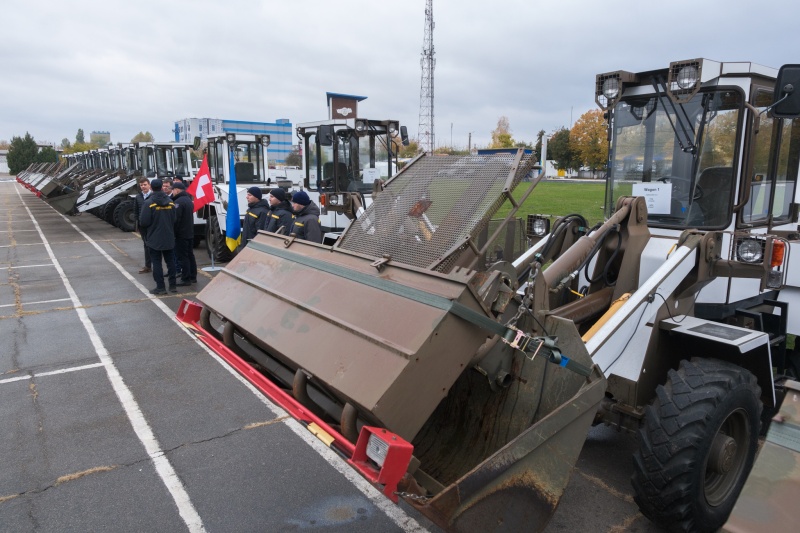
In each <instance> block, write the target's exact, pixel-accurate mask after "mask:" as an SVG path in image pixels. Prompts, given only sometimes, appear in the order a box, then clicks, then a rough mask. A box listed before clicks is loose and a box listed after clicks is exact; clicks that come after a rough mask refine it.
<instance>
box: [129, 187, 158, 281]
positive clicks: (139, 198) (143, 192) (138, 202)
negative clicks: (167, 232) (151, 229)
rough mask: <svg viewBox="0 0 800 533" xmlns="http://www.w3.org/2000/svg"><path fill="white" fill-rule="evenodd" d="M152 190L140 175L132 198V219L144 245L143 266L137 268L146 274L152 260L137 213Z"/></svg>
mask: <svg viewBox="0 0 800 533" xmlns="http://www.w3.org/2000/svg"><path fill="white" fill-rule="evenodd" d="M151 193H152V191H151V190H150V180H149V179H147V178H146V177H144V176H142V177H141V178H139V194H137V195H136V198H134V199H133V220H134V227H135V228H136V231H138V232H139V235H141V237H142V244H143V245H144V268H140V269H139V274H147V273H148V272H152V271H153V269H152V268H151V267H152V262H151V260H150V247H149V246H147V239H146V233H147V232H145V231H140V230H139V214H140V213H141V212H142V207H144V202H145V200H147V199H148V198H149V197H150V194H151Z"/></svg>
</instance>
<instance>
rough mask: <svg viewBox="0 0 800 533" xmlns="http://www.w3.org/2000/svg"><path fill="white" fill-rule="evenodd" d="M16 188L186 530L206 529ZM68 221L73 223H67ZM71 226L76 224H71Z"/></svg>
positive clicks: (195, 531) (197, 532) (198, 530)
mask: <svg viewBox="0 0 800 533" xmlns="http://www.w3.org/2000/svg"><path fill="white" fill-rule="evenodd" d="M16 191H17V196H19V198H20V202H21V203H22V205H23V207H24V208H25V211H27V212H28V216H29V217H30V219H31V221H32V222H33V225H34V227H35V228H36V231H38V232H39V237H40V238H41V239H42V242H43V243H44V246H45V249H46V250H47V254H48V255H49V256H50V259H51V260H52V261H53V265H54V266H55V268H56V270H57V271H58V274H59V276H61V281H62V282H63V283H64V287H66V289H67V292H68V293H69V296H70V299H71V300H72V303H73V305H74V306H75V311H76V312H77V313H78V318H80V320H81V323H82V324H83V327H84V329H86V333H88V334H89V340H90V341H91V342H92V346H93V347H94V351H95V353H96V354H97V357H99V358H100V362H101V363H102V364H103V366H104V367H105V369H106V374H107V375H108V379H109V381H110V382H111V386H112V388H113V389H114V392H115V393H116V394H117V397H118V398H119V400H120V403H121V404H122V408H123V409H124V410H125V414H126V415H127V416H128V420H130V422H131V426H133V431H134V432H135V433H136V436H137V437H139V441H140V442H141V443H142V444H143V445H144V448H145V450H146V451H147V455H148V456H149V457H150V459H151V460H152V461H153V466H154V467H155V469H156V472H158V475H159V476H160V477H161V480H162V481H163V482H164V485H166V487H167V490H169V492H170V494H171V495H172V499H173V500H174V501H175V505H177V507H178V514H179V515H180V516H181V518H182V519H183V522H184V523H185V524H186V527H187V528H188V529H189V531H191V532H193V533H200V532H205V527H204V526H203V521H202V519H201V518H200V515H199V514H198V513H197V510H196V509H195V508H194V505H193V504H192V501H191V500H190V499H189V494H188V493H187V492H186V489H185V487H184V486H183V483H181V480H180V478H179V477H178V474H177V473H176V472H175V469H174V468H173V467H172V464H171V463H170V462H169V459H167V457H166V456H165V455H164V451H163V450H162V449H161V445H160V444H159V442H158V440H157V439H156V436H155V434H154V433H153V430H152V429H151V428H150V425H149V424H148V423H147V420H146V419H145V417H144V413H142V410H141V409H140V408H139V404H137V403H136V400H135V399H134V397H133V393H132V392H131V390H130V389H129V388H128V386H127V385H126V384H125V382H124V381H123V379H122V375H121V374H120V373H119V370H118V369H117V367H116V366H115V365H114V361H113V360H112V359H111V356H110V355H109V354H108V350H106V347H105V345H104V344H103V341H102V339H101V338H100V336H99V335H98V334H97V330H95V328H94V324H93V323H92V321H91V320H89V315H88V314H87V313H86V310H85V309H83V308H82V307H81V301H80V299H79V298H78V295H77V293H75V290H74V289H73V288H72V284H71V283H70V281H69V279H68V278H67V276H66V274H65V273H64V270H63V269H62V268H61V263H59V261H58V259H57V258H56V256H55V254H54V253H53V249H52V248H51V247H50V244H49V243H48V241H47V238H46V237H45V235H44V232H42V229H41V228H40V227H39V223H38V222H36V219H35V218H34V217H33V213H31V210H30V209H28V206H27V205H25V202H24V201H23V200H22V195H21V194H20V193H19V189H18V188H17V189H16ZM68 222H69V221H68ZM70 224H72V223H71V222H70ZM73 227H75V226H74V225H73ZM76 229H77V228H76Z"/></svg>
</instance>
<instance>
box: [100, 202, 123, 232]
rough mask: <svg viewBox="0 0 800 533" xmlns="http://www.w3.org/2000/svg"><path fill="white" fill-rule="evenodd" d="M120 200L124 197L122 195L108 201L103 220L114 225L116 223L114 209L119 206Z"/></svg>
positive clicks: (104, 207) (104, 208)
mask: <svg viewBox="0 0 800 533" xmlns="http://www.w3.org/2000/svg"><path fill="white" fill-rule="evenodd" d="M120 202H122V198H120V197H117V198H112V199H111V200H109V201H108V202H106V205H105V206H103V220H105V221H106V222H108V223H109V224H111V225H112V226H113V225H114V210H115V209H116V208H117V206H118V205H119V204H120Z"/></svg>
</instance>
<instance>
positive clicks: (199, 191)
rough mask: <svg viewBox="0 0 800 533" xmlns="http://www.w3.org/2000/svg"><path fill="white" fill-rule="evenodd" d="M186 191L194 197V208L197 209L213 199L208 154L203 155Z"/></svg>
mask: <svg viewBox="0 0 800 533" xmlns="http://www.w3.org/2000/svg"><path fill="white" fill-rule="evenodd" d="M186 192H188V193H189V194H191V195H192V197H193V198H194V210H195V211H199V210H200V208H202V207H203V206H204V205H206V204H210V203H211V202H213V201H214V185H213V184H212V183H211V174H210V173H209V172H208V155H205V156H203V164H202V165H200V170H198V171H197V175H196V176H195V177H194V180H192V184H191V185H189V188H188V189H186Z"/></svg>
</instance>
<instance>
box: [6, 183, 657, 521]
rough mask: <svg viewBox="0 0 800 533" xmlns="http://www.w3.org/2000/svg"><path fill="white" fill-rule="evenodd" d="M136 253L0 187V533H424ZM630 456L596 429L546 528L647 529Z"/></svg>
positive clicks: (92, 225) (112, 232)
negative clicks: (203, 335)
mask: <svg viewBox="0 0 800 533" xmlns="http://www.w3.org/2000/svg"><path fill="white" fill-rule="evenodd" d="M195 254H196V256H197V259H198V265H199V266H200V267H203V266H206V265H208V264H209V261H208V258H207V255H206V254H205V251H204V250H203V249H196V250H195ZM142 255H143V254H142V242H141V239H140V238H139V236H138V235H137V234H135V233H124V232H122V231H120V230H119V229H117V228H115V227H113V226H111V225H109V224H107V223H106V222H104V221H103V220H101V219H99V218H97V217H95V216H93V215H91V214H88V213H86V214H82V215H80V216H74V217H65V216H62V215H60V214H58V213H57V212H56V211H55V210H53V209H51V208H50V207H49V206H48V205H47V204H46V203H45V202H44V201H42V200H41V199H39V198H37V197H36V196H34V195H33V194H32V193H30V192H29V191H28V190H26V189H25V188H23V187H22V186H20V185H19V184H17V183H16V181H14V180H13V178H9V177H8V176H7V175H0V425H2V427H3V431H2V432H0V449H2V451H3V468H2V469H0V531H37V532H40V531H59V532H63V531H81V532H84V531H104V532H117V531H120V532H123V531H185V530H189V531H237V532H238V531H300V530H320V531H322V530H324V531H326V532H327V531H342V532H344V531H347V532H352V531H365V532H367V531H369V532H373V531H380V532H384V531H386V532H389V531H425V530H429V531H438V530H437V529H436V528H435V527H434V526H432V525H431V524H430V523H429V522H428V521H427V520H426V519H425V517H423V516H421V515H419V514H418V513H416V511H415V510H414V509H413V508H412V507H410V506H409V505H407V504H405V503H401V505H399V506H398V505H395V504H393V503H391V502H390V501H389V500H388V499H386V498H385V497H384V496H383V495H382V494H380V493H379V492H378V491H377V490H376V489H375V488H374V487H372V486H371V485H369V484H368V483H367V482H366V481H365V480H364V479H362V478H361V477H360V476H359V475H358V474H357V473H355V471H354V470H352V469H351V468H350V467H349V466H348V465H347V464H346V463H345V462H344V461H343V460H342V459H340V458H339V457H338V456H337V455H335V454H334V453H333V452H332V451H331V450H329V449H328V448H326V447H325V446H324V445H323V444H322V443H321V442H319V441H317V439H316V438H315V437H313V436H311V434H310V433H309V432H308V431H307V430H306V429H304V428H303V427H302V426H300V425H299V424H298V423H296V422H295V421H293V420H292V419H291V418H290V417H288V416H287V415H286V414H285V413H284V412H283V411H282V410H281V409H280V408H278V407H276V406H274V405H273V404H271V403H270V402H269V401H268V400H267V399H265V398H264V397H263V396H262V395H261V394H260V393H259V392H258V391H256V390H255V389H254V388H253V387H252V386H250V385H249V384H248V383H247V382H246V381H244V380H243V379H242V378H240V377H239V376H238V375H237V374H236V373H235V372H234V371H232V370H231V369H230V368H228V367H227V365H226V364H225V363H224V362H222V361H221V360H220V359H218V358H217V357H216V356H215V355H214V354H213V353H212V352H210V351H209V350H208V349H206V348H205V347H203V346H202V345H201V344H199V343H198V341H196V339H195V338H194V337H193V335H191V334H190V333H189V332H188V331H187V330H186V329H185V328H183V326H181V325H180V324H179V323H178V322H177V321H176V320H175V318H174V316H175V311H176V310H177V308H178V305H179V304H180V302H181V300H182V299H183V298H192V297H194V296H195V295H196V294H197V292H198V291H199V290H200V289H202V287H203V286H205V284H207V283H208V281H209V280H210V279H211V276H212V275H213V273H208V272H202V271H201V273H200V275H199V276H198V277H199V283H198V285H196V286H192V287H181V288H180V292H179V293H178V294H175V295H173V294H170V295H168V296H163V297H154V296H152V295H151V294H150V293H149V290H150V289H151V288H153V287H154V286H155V282H154V280H153V279H152V275H149V274H141V275H140V274H138V270H139V268H140V267H141V266H142V263H143V257H142ZM634 446H635V442H634V439H633V438H632V437H630V436H628V435H624V434H620V433H617V432H616V431H612V430H610V429H608V428H602V427H600V428H594V429H593V430H592V431H591V433H590V435H589V438H588V439H587V442H586V444H585V446H584V450H583V452H582V454H581V457H580V459H579V462H578V465H577V468H576V470H575V472H574V473H573V477H572V480H571V482H570V485H569V487H568V489H567V492H566V494H565V495H564V497H563V498H562V501H561V504H560V506H559V509H558V511H557V512H556V514H555V516H554V517H553V519H552V520H551V522H550V524H549V525H548V527H547V529H546V530H545V531H548V532H555V531H583V530H587V529H589V528H591V529H593V530H597V531H609V532H617V531H620V532H621V531H639V532H647V531H659V529H657V528H656V527H655V526H653V525H652V524H650V523H649V522H648V521H647V519H645V518H644V517H643V516H642V515H641V514H640V513H639V512H638V510H637V508H636V505H635V503H634V502H633V498H632V495H631V489H630V482H629V479H630V474H631V470H632V468H631V453H632V451H633V449H634Z"/></svg>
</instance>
